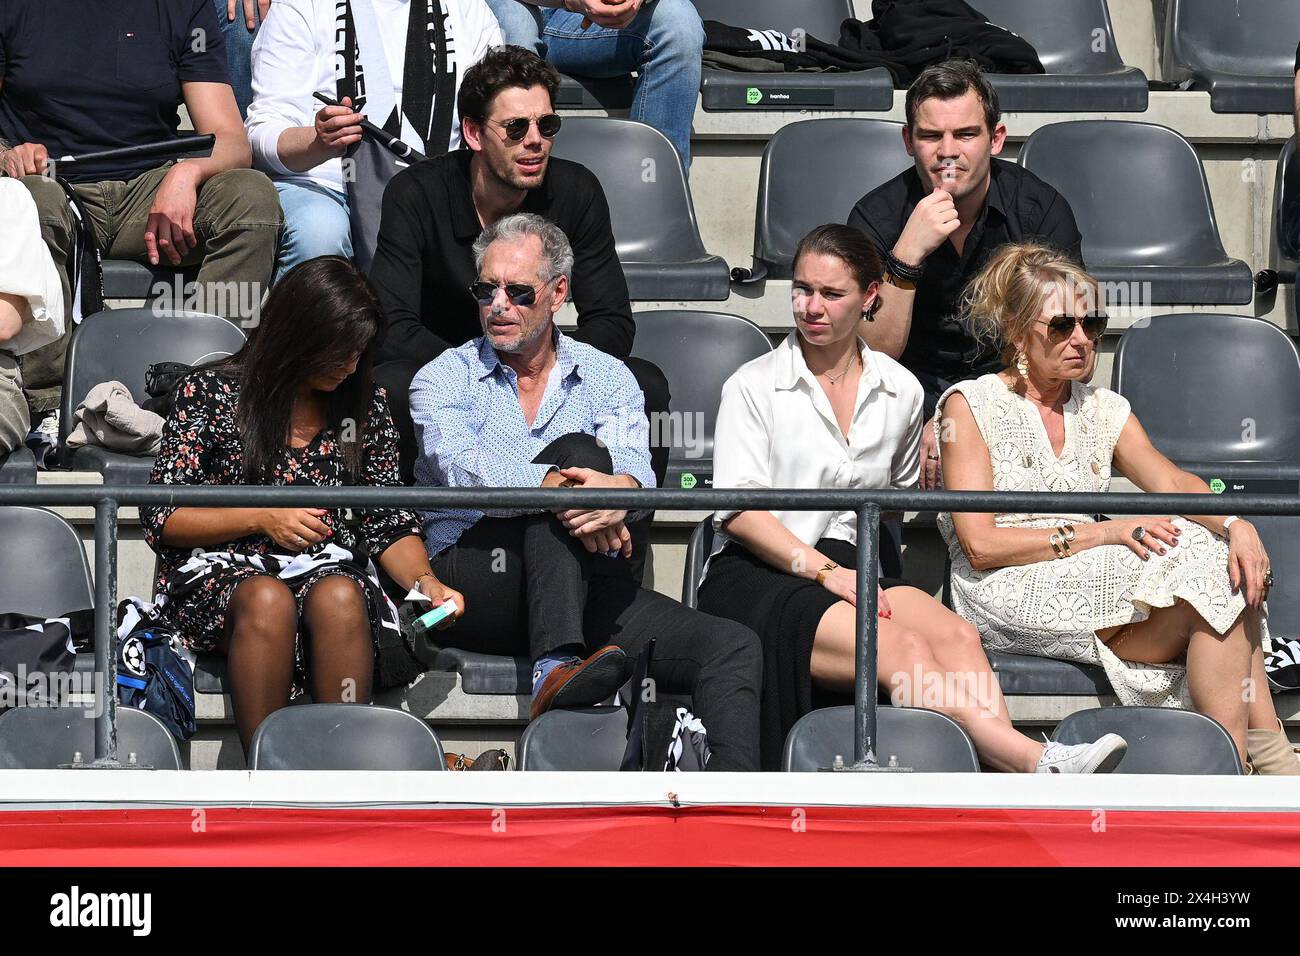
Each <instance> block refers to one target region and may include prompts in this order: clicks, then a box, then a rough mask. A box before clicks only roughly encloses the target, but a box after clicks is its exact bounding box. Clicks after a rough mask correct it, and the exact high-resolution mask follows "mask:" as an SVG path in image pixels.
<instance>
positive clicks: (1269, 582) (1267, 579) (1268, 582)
mask: <svg viewBox="0 0 1300 956" xmlns="http://www.w3.org/2000/svg"><path fill="white" fill-rule="evenodd" d="M1272 586H1273V569H1272V568H1267V569H1265V571H1264V587H1266V588H1271V587H1272Z"/></svg>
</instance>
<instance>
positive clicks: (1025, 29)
mask: <svg viewBox="0 0 1300 956" xmlns="http://www.w3.org/2000/svg"><path fill="white" fill-rule="evenodd" d="M971 5H972V6H973V7H975V8H976V9H977V10H979V12H980V13H982V14H984V15H985V16H986V17H988V19H989V21H990V22H991V23H996V24H997V25H998V26H1000V27H1006V28H1007V29H1008V30H1010V31H1011V32H1012V33H1017V34H1019V35H1020V36H1022V37H1024V39H1026V40H1028V41H1029V43H1030V44H1032V45H1033V47H1034V49H1035V51H1037V53H1038V58H1039V59H1040V60H1041V61H1042V63H1043V69H1044V70H1045V71H1046V73H1045V74H1044V75H1034V74H1026V75H1021V74H1008V73H991V74H989V80H990V81H991V82H992V83H993V86H994V87H995V88H996V89H997V91H998V99H999V101H1000V102H1001V104H1002V109H1004V110H1006V111H1007V112H1012V113H1019V112H1030V113H1033V112H1038V113H1044V112H1061V113H1074V112H1096V111H1100V110H1124V111H1142V110H1145V109H1146V108H1147V101H1148V96H1147V77H1146V74H1145V73H1143V72H1142V71H1141V70H1139V69H1136V68H1135V67H1131V66H1125V65H1124V60H1123V58H1122V57H1120V55H1119V47H1118V46H1117V45H1116V43H1115V28H1114V27H1113V26H1112V24H1111V18H1110V9H1109V7H1108V6H1107V4H1106V0H1051V2H1049V3H1044V2H1043V0H974V2H973V3H972V4H971Z"/></svg>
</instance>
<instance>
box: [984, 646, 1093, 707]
mask: <svg viewBox="0 0 1300 956" xmlns="http://www.w3.org/2000/svg"><path fill="white" fill-rule="evenodd" d="M986 653H987V656H988V659H989V666H990V667H992V668H993V673H995V674H997V675H998V686H999V687H1001V688H1002V693H1004V694H1006V695H1007V696H1008V697H1111V696H1113V695H1114V693H1115V691H1114V690H1113V689H1112V688H1111V686H1110V680H1109V679H1108V678H1107V677H1106V672H1105V671H1104V670H1102V669H1101V666H1100V665H1099V664H1080V663H1078V662H1076V661H1062V660H1056V659H1055V658H1051V657H1032V656H1030V655H1028V654H1007V653H1004V652H1002V651H986Z"/></svg>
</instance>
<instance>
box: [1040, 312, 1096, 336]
mask: <svg viewBox="0 0 1300 956" xmlns="http://www.w3.org/2000/svg"><path fill="white" fill-rule="evenodd" d="M1109 320H1110V317H1109V316H1106V315H1085V316H1084V317H1083V318H1081V319H1080V318H1078V317H1077V316H1073V315H1054V316H1052V319H1051V321H1049V322H1044V323H1043V324H1044V325H1046V326H1047V336H1048V338H1049V339H1051V340H1052V341H1053V342H1064V341H1065V340H1066V339H1068V338H1069V337H1070V336H1071V335H1073V334H1074V327H1075V325H1076V324H1077V325H1080V326H1082V327H1083V334H1084V335H1086V336H1087V337H1088V338H1090V339H1092V340H1093V341H1094V342H1095V341H1097V340H1098V339H1099V338H1101V337H1102V335H1103V334H1105V332H1106V323H1107V322H1108V321H1109Z"/></svg>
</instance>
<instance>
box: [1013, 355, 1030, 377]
mask: <svg viewBox="0 0 1300 956" xmlns="http://www.w3.org/2000/svg"><path fill="white" fill-rule="evenodd" d="M1016 371H1017V372H1019V373H1020V377H1021V378H1023V379H1028V378H1029V359H1027V358H1025V353H1024V352H1017V353H1016Z"/></svg>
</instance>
